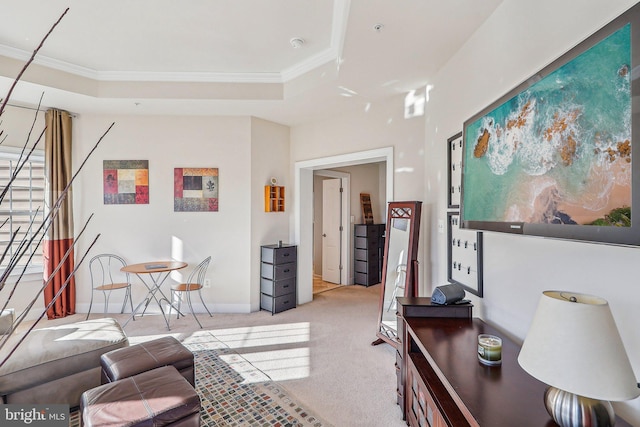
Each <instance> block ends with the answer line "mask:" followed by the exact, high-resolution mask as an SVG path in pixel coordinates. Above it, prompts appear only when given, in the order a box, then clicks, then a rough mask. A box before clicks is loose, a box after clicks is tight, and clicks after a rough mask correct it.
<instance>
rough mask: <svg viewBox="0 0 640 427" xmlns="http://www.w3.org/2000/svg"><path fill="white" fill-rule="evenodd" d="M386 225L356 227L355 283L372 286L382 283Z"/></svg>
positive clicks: (358, 225)
mask: <svg viewBox="0 0 640 427" xmlns="http://www.w3.org/2000/svg"><path fill="white" fill-rule="evenodd" d="M384 228H385V225H384V224H356V225H354V243H353V244H354V250H353V263H354V283H355V284H357V285H365V286H371V285H375V284H377V283H380V280H381V273H382V256H383V252H384Z"/></svg>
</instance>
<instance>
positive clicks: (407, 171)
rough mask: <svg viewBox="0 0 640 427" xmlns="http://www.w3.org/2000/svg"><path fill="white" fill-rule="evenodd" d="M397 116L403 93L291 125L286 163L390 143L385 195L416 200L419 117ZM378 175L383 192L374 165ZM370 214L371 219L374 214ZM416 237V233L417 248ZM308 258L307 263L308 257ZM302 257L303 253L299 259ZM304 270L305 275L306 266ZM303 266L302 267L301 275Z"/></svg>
mask: <svg viewBox="0 0 640 427" xmlns="http://www.w3.org/2000/svg"><path fill="white" fill-rule="evenodd" d="M403 115H404V95H398V96H395V97H392V98H391V99H384V100H380V101H377V102H373V103H372V104H371V106H370V108H368V109H366V110H365V108H364V104H363V108H362V109H361V110H356V111H352V112H351V113H349V114H341V115H340V116H339V117H336V118H334V119H330V120H324V121H320V122H315V123H309V124H304V125H300V126H296V127H294V128H292V129H291V162H292V163H295V162H300V161H311V160H314V159H323V158H330V157H333V156H342V155H348V154H351V153H358V152H364V151H368V150H373V149H383V148H387V147H393V163H394V164H393V168H394V172H393V194H389V195H387V196H386V197H387V198H388V199H389V200H398V201H400V200H422V199H423V194H424V182H425V178H424V155H425V152H424V121H423V119H421V118H412V119H408V120H405V119H404V116H403ZM379 173H380V174H382V176H380V177H379V179H380V182H379V183H378V186H379V187H380V188H381V191H384V190H382V188H383V187H385V186H386V178H385V174H386V169H385V168H384V167H380V172H379ZM385 194H386V191H385ZM353 196H354V195H353V194H352V197H353ZM355 197H359V196H358V195H356V196H355ZM379 208H380V210H381V211H384V213H382V216H381V219H382V220H383V221H385V220H386V202H384V201H383V202H382V205H381V206H380V205H379ZM375 214H376V213H375V212H374V215H375ZM303 217H304V215H303ZM356 217H357V216H356ZM423 217H424V216H423ZM375 218H376V221H377V220H378V219H377V218H378V217H377V216H376V217H375ZM423 230H424V229H423ZM303 238H304V236H303ZM422 239H423V237H422V236H421V240H420V246H422V242H423V240H422ZM308 258H309V260H310V261H309V262H311V259H312V258H311V256H309V257H308ZM305 259H306V258H305V257H304V254H303V257H302V260H303V262H304V260H305ZM299 268H300V267H299ZM307 270H308V271H309V272H310V273H309V274H311V270H312V269H311V266H309V268H308V269H307ZM307 270H305V269H304V268H303V273H302V274H304V271H307ZM423 274H425V271H424V270H423V269H421V270H420V271H419V275H420V276H421V275H423ZM309 280H311V279H310V278H309Z"/></svg>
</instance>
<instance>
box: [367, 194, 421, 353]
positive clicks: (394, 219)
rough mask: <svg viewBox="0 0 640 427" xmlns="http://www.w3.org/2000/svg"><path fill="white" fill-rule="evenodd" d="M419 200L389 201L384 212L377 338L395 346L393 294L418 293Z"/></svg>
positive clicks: (375, 342)
mask: <svg viewBox="0 0 640 427" xmlns="http://www.w3.org/2000/svg"><path fill="white" fill-rule="evenodd" d="M421 207H422V202H417V201H412V202H391V203H389V208H388V211H387V229H386V239H385V243H384V257H383V264H382V281H381V283H380V287H381V289H380V303H379V310H378V311H379V313H378V332H377V334H376V335H377V337H378V339H377V340H376V341H374V342H373V343H372V344H373V345H375V344H379V343H382V342H387V343H389V344H391V345H393V346H396V345H397V336H398V334H397V323H398V321H397V317H396V297H412V296H417V294H418V286H417V261H416V258H417V256H418V234H419V232H420V211H421Z"/></svg>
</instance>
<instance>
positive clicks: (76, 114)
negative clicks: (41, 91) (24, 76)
mask: <svg viewBox="0 0 640 427" xmlns="http://www.w3.org/2000/svg"><path fill="white" fill-rule="evenodd" d="M7 106H9V107H15V108H24V109H26V110H33V111H42V112H43V113H45V112H46V111H47V110H48V109H50V108H53V107H43V106H42V105H41V106H40V109H38V108H36V107H29V106H27V105H19V104H12V103H10V102H7ZM62 111H67V110H62ZM67 113H69V115H70V116H71V117H73V118H74V119H75V118H76V117H78V113H73V112H71V111H67Z"/></svg>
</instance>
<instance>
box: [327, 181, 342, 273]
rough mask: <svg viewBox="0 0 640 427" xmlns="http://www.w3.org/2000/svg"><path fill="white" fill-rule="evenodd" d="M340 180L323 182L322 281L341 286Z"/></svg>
mask: <svg viewBox="0 0 640 427" xmlns="http://www.w3.org/2000/svg"><path fill="white" fill-rule="evenodd" d="M340 182H341V180H340V179H325V180H324V181H322V280H324V281H325V282H331V283H338V284H340V255H341V253H340V249H341V248H340V243H341V240H342V239H341V237H342V236H341V235H340V233H341V224H340V217H341V214H340V209H341V202H342V194H341V193H340Z"/></svg>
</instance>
